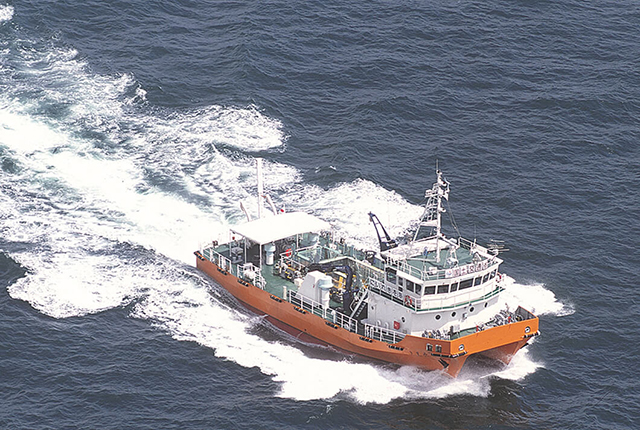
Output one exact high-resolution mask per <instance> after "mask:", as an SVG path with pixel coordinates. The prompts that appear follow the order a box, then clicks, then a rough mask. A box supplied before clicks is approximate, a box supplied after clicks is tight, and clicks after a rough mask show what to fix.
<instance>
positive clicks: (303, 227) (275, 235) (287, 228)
mask: <svg viewBox="0 0 640 430" xmlns="http://www.w3.org/2000/svg"><path fill="white" fill-rule="evenodd" d="M330 228H331V224H329V223H328V222H326V221H323V220H321V219H320V218H316V217H315V216H313V215H309V214H307V213H304V212H287V213H283V214H279V215H274V216H271V217H268V218H259V219H256V220H253V221H250V222H247V223H245V224H241V225H237V226H233V227H231V231H232V232H234V233H237V234H239V235H241V236H244V237H246V238H247V239H249V240H250V241H252V242H255V243H258V244H260V245H264V244H267V243H270V242H274V241H276V240H280V239H284V238H286V237H291V236H295V235H297V234H302V233H308V232H318V231H322V230H329V229H330Z"/></svg>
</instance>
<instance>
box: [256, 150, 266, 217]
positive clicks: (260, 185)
mask: <svg viewBox="0 0 640 430" xmlns="http://www.w3.org/2000/svg"><path fill="white" fill-rule="evenodd" d="M256 176H257V177H258V219H260V218H262V207H263V205H262V199H263V197H264V184H263V178H262V158H256Z"/></svg>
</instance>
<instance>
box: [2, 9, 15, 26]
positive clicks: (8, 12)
mask: <svg viewBox="0 0 640 430" xmlns="http://www.w3.org/2000/svg"><path fill="white" fill-rule="evenodd" d="M13 13H14V8H13V6H9V5H0V24H2V23H3V22H7V21H11V20H12V19H13Z"/></svg>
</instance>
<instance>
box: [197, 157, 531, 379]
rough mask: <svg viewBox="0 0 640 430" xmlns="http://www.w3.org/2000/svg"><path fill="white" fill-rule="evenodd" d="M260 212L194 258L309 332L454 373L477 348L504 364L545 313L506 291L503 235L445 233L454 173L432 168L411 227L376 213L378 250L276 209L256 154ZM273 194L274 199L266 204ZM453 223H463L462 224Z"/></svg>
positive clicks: (347, 347)
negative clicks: (401, 229) (387, 223)
mask: <svg viewBox="0 0 640 430" xmlns="http://www.w3.org/2000/svg"><path fill="white" fill-rule="evenodd" d="M257 171H258V174H257V177H258V180H257V183H258V186H257V190H258V196H257V197H258V217H257V218H256V219H252V218H251V216H250V215H249V214H248V213H247V211H246V210H245V209H244V207H243V206H242V205H241V207H242V210H243V211H244V213H245V215H246V218H247V221H246V222H244V223H242V224H238V225H234V226H231V227H230V229H229V233H228V236H227V237H226V238H225V240H220V241H218V240H216V241H211V242H210V243H207V244H206V245H201V246H200V249H199V250H198V251H195V256H196V267H197V268H198V269H199V270H200V271H202V272H204V273H205V274H207V275H208V276H209V277H210V278H212V279H213V280H214V281H215V282H216V283H217V284H219V285H220V286H222V287H223V288H224V289H225V290H227V291H228V292H229V293H231V295H233V296H234V297H235V298H236V299H237V300H238V301H240V302H241V303H242V304H243V305H244V306H245V307H246V308H248V309H249V310H251V311H253V312H255V313H257V314H259V315H264V316H265V317H266V319H267V320H268V321H270V322H271V323H273V325H275V326H276V327H279V328H281V329H283V330H284V331H286V332H288V333H290V334H293V335H294V336H297V337H298V338H300V339H302V340H303V341H311V342H315V343H319V344H322V345H329V346H331V347H333V348H335V349H337V350H339V351H342V352H346V353H351V354H357V355H360V356H364V357H367V358H369V359H373V360H379V361H382V362H387V363H394V364H397V365H402V366H415V367H418V368H421V369H426V370H435V371H441V372H444V373H446V374H448V375H450V376H452V377H456V376H457V375H458V374H459V372H460V371H461V369H462V368H463V365H464V364H465V362H466V361H467V360H468V359H469V358H470V357H473V356H480V357H485V358H488V359H490V360H491V361H493V360H495V361H497V362H501V363H504V364H505V365H506V364H508V363H509V362H510V360H511V359H512V357H513V356H514V355H515V354H516V353H517V352H518V351H519V350H520V349H521V348H522V347H524V346H525V345H526V344H527V343H528V342H529V341H530V340H531V339H532V338H533V337H534V336H537V335H539V324H538V317H536V316H535V315H534V314H533V313H531V312H529V311H528V310H526V309H525V308H523V307H521V306H518V307H517V308H516V309H509V307H508V306H507V305H506V304H505V303H502V302H501V300H500V295H501V293H502V292H503V291H504V290H505V285H504V284H505V277H504V276H503V275H502V274H501V273H500V271H499V269H500V264H501V263H502V262H503V260H502V259H501V258H500V257H499V255H500V254H501V251H502V250H503V245H500V244H496V243H492V244H489V245H487V246H481V245H479V244H478V243H476V241H475V240H474V241H470V240H467V239H464V238H462V237H461V236H460V235H459V234H458V235H457V236H458V237H455V238H453V237H447V236H445V234H444V233H443V231H442V218H443V216H442V215H443V214H444V213H445V212H447V211H448V210H450V209H448V208H445V207H444V205H445V203H447V206H448V200H449V192H450V184H449V182H448V181H447V180H446V179H445V178H444V177H443V175H442V172H441V171H440V170H438V169H437V167H436V182H435V183H434V184H433V186H432V187H431V188H429V189H427V190H426V192H425V205H424V211H423V213H422V215H421V216H420V218H419V219H417V220H416V221H415V222H414V223H413V225H412V228H411V229H409V230H408V232H409V233H407V234H405V235H404V237H403V238H396V239H393V238H391V237H390V236H389V234H388V233H387V231H386V229H385V228H384V226H383V225H382V224H381V223H380V220H379V219H378V217H377V216H376V215H375V214H373V213H371V212H370V213H369V214H368V215H369V219H370V221H371V223H372V224H373V228H374V230H375V232H376V234H377V239H378V244H379V249H375V250H371V249H360V248H358V247H356V246H354V245H351V244H349V243H348V242H347V241H345V240H344V239H343V238H340V237H337V235H336V233H335V229H333V228H332V226H331V224H330V223H328V222H326V221H324V220H322V219H320V218H319V217H317V216H314V215H312V214H309V213H306V212H295V211H294V212H285V211H284V210H280V211H278V210H276V208H275V206H274V204H273V201H272V200H271V198H270V197H269V196H268V195H267V194H265V193H264V189H263V188H264V187H263V184H262V173H261V160H258V161H257ZM265 203H266V205H265ZM456 230H457V228H456Z"/></svg>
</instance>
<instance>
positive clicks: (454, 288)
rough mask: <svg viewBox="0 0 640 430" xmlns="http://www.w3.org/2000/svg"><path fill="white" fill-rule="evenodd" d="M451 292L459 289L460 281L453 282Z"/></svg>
mask: <svg viewBox="0 0 640 430" xmlns="http://www.w3.org/2000/svg"><path fill="white" fill-rule="evenodd" d="M449 291H450V292H452V293H453V292H454V291H458V283H457V282H454V283H453V284H451V289H450V290H449Z"/></svg>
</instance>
